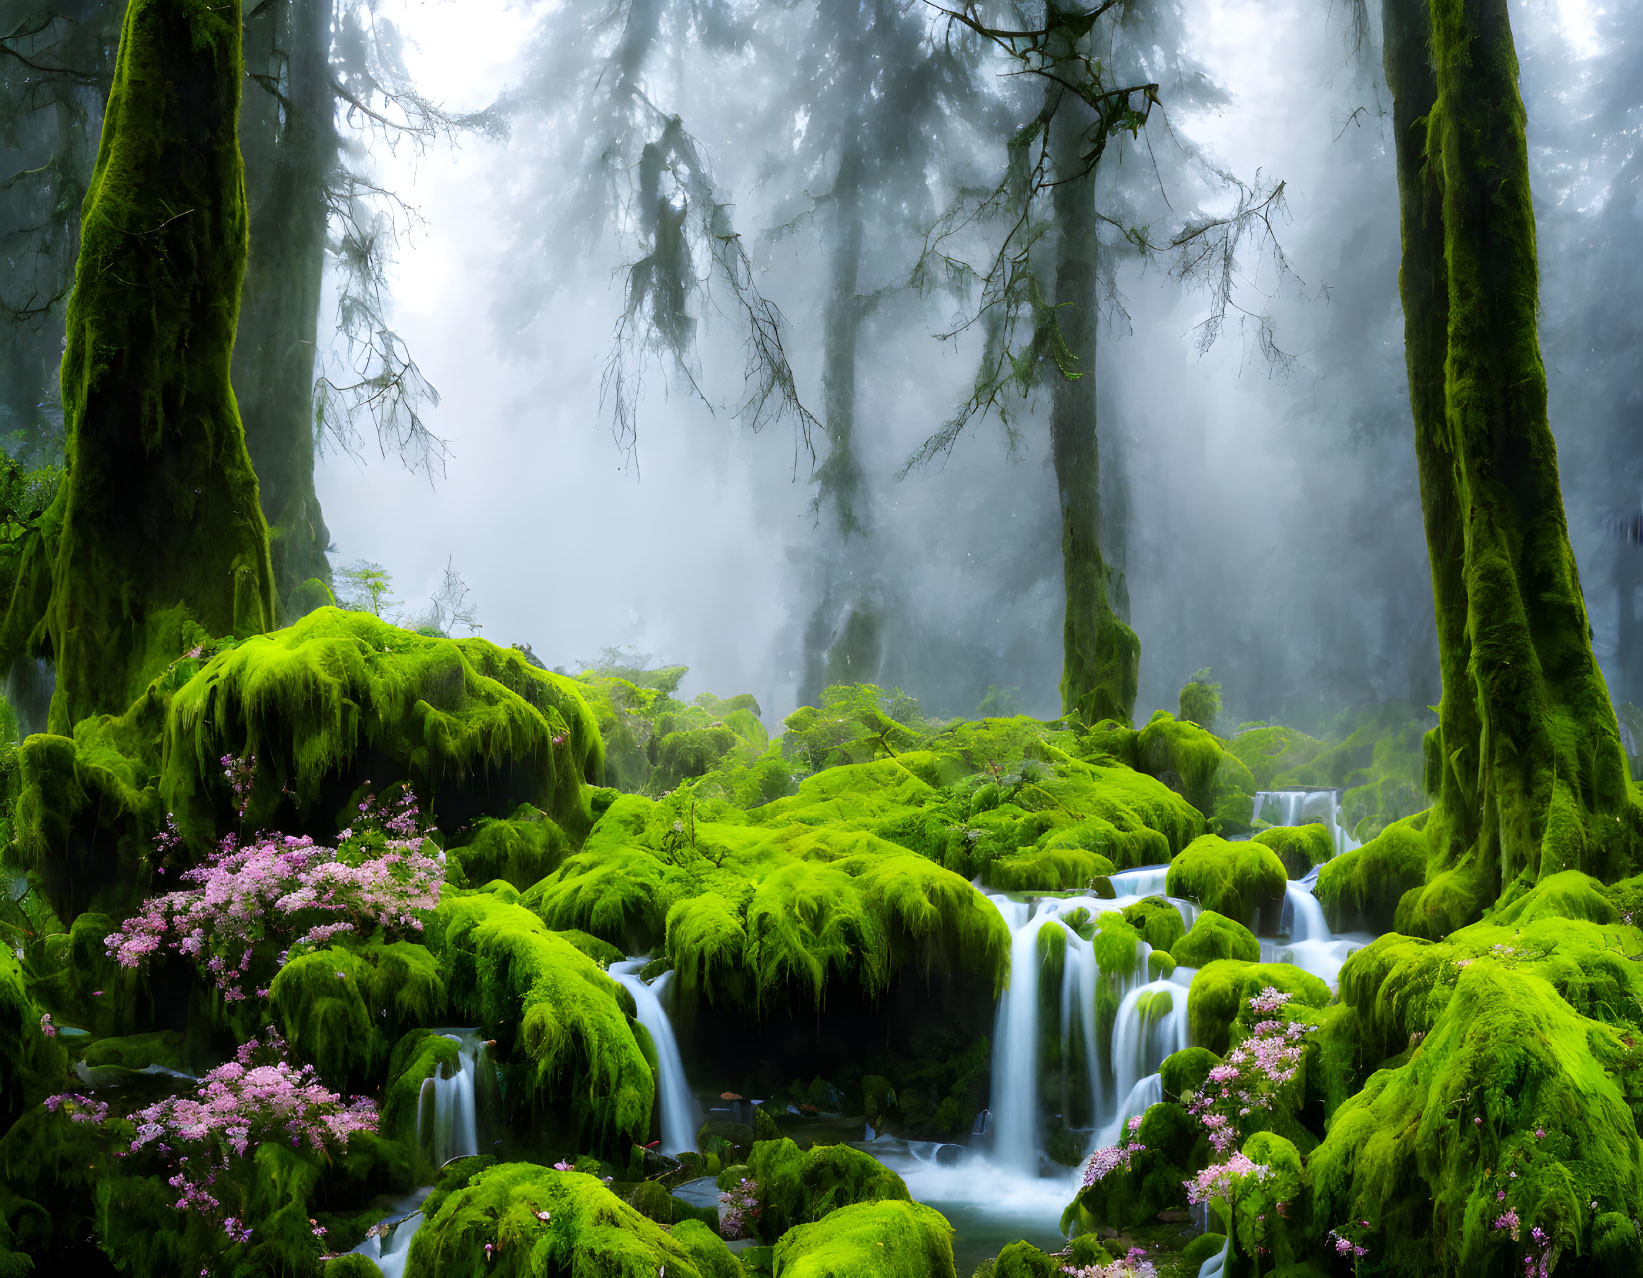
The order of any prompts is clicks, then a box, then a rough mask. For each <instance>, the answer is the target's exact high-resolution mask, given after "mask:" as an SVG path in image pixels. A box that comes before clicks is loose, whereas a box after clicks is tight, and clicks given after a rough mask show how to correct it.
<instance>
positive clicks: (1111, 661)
mask: <svg viewBox="0 0 1643 1278" xmlns="http://www.w3.org/2000/svg"><path fill="white" fill-rule="evenodd" d="M1054 7H1055V8H1056V9H1057V11H1058V12H1059V11H1060V10H1061V9H1063V8H1065V7H1066V6H1061V5H1057V6H1054ZM1071 54H1072V50H1071V49H1069V50H1067V55H1068V56H1071ZM1047 92H1050V93H1059V94H1062V95H1063V96H1062V99H1061V101H1060V102H1059V103H1058V104H1057V105H1056V107H1055V114H1054V118H1053V119H1052V121H1051V124H1050V130H1051V134H1050V146H1051V158H1052V161H1053V163H1054V167H1055V173H1056V175H1057V184H1056V186H1055V187H1054V193H1053V195H1052V198H1051V207H1052V209H1053V212H1054V222H1055V312H1054V319H1053V320H1052V321H1050V322H1052V323H1054V324H1055V325H1056V326H1057V327H1058V329H1059V341H1058V342H1055V343H1053V345H1054V346H1055V348H1056V354H1057V359H1058V362H1059V363H1060V364H1061V368H1060V371H1059V374H1058V375H1056V377H1055V385H1054V390H1053V393H1052V396H1051V404H1050V457H1051V461H1052V464H1053V465H1054V468H1055V486H1056V495H1057V497H1058V499H1059V502H1060V508H1061V557H1062V574H1063V578H1064V581H1065V587H1066V604H1067V610H1066V616H1065V620H1064V622H1063V629H1062V644H1063V652H1062V667H1061V710H1062V713H1063V714H1067V715H1076V716H1077V717H1078V718H1080V719H1082V720H1083V721H1084V722H1086V723H1095V722H1097V721H1098V720H1101V719H1121V720H1123V721H1124V722H1125V723H1128V722H1129V719H1130V715H1131V714H1132V713H1134V710H1135V693H1136V688H1137V684H1138V681H1139V677H1140V665H1141V643H1140V640H1138V639H1137V638H1136V635H1135V632H1134V631H1133V630H1131V629H1130V628H1129V626H1128V625H1126V624H1125V623H1124V621H1123V620H1122V619H1121V618H1120V617H1119V616H1118V614H1117V613H1116V612H1115V611H1114V610H1113V606H1112V599H1111V596H1110V594H1109V581H1108V579H1109V576H1110V574H1109V572H1108V569H1107V563H1106V560H1105V558H1104V557H1103V556H1102V553H1101V463H1100V449H1099V442H1098V437H1097V432H1096V394H1095V354H1096V314H1095V307H1096V275H1097V272H1096V253H1097V251H1098V240H1097V236H1096V229H1097V223H1096V216H1095V171H1094V169H1093V167H1089V166H1088V165H1086V163H1085V161H1084V159H1083V154H1082V152H1083V145H1082V144H1083V142H1084V133H1085V130H1086V128H1087V127H1088V125H1089V123H1090V121H1091V119H1092V118H1093V117H1092V114H1091V112H1090V111H1089V108H1088V107H1086V106H1085V105H1084V103H1082V102H1081V101H1079V100H1078V99H1076V98H1075V97H1073V95H1072V94H1070V93H1065V91H1064V90H1063V89H1062V88H1061V87H1060V85H1058V84H1053V83H1052V84H1051V85H1050V86H1049V87H1048V89H1047ZM1085 168H1088V171H1087V172H1084V173H1083V175H1082V176H1072V175H1076V174H1078V173H1079V172H1080V170H1082V169H1085Z"/></svg>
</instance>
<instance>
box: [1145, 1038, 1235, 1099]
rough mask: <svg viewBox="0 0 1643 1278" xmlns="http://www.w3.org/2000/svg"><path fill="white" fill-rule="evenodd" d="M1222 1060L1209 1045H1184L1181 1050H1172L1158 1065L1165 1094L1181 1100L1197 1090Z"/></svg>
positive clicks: (1169, 1097) (1170, 1097)
mask: <svg viewBox="0 0 1643 1278" xmlns="http://www.w3.org/2000/svg"><path fill="white" fill-rule="evenodd" d="M1220 1061H1221V1058H1220V1057H1219V1056H1217V1055H1216V1054H1215V1053H1214V1052H1212V1051H1210V1050H1209V1049H1208V1048H1207V1047H1183V1048H1182V1049H1181V1050H1180V1051H1179V1052H1171V1053H1170V1054H1169V1055H1168V1056H1166V1057H1165V1058H1164V1063H1163V1064H1162V1065H1160V1066H1159V1067H1158V1073H1159V1082H1160V1083H1162V1084H1163V1087H1164V1095H1165V1096H1166V1097H1167V1098H1168V1099H1170V1100H1181V1098H1182V1097H1184V1096H1185V1095H1186V1094H1187V1093H1188V1092H1196V1091H1197V1090H1198V1089H1199V1088H1200V1087H1202V1086H1203V1085H1204V1079H1206V1078H1207V1077H1209V1072H1210V1070H1212V1069H1214V1068H1215V1067H1216V1066H1217V1065H1218V1064H1220Z"/></svg>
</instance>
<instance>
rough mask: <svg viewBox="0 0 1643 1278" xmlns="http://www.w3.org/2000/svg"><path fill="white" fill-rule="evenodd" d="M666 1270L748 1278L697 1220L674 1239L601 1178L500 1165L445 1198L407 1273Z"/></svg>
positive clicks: (674, 1275) (527, 1276)
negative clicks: (488, 1249) (616, 1193)
mask: <svg viewBox="0 0 1643 1278" xmlns="http://www.w3.org/2000/svg"><path fill="white" fill-rule="evenodd" d="M429 1201H430V1203H433V1202H434V1200H433V1199H430V1200H429ZM487 1244H488V1245H489V1246H490V1247H491V1249H492V1250H491V1251H490V1252H489V1253H487V1251H486V1246H487ZM663 1269H665V1270H666V1271H667V1273H668V1275H669V1276H670V1278H741V1272H740V1266H739V1265H737V1264H736V1261H735V1259H734V1258H733V1257H732V1256H731V1254H730V1252H729V1251H727V1250H726V1249H725V1245H724V1244H723V1243H722V1242H720V1241H719V1240H718V1239H717V1238H716V1237H714V1236H713V1234H712V1233H711V1231H709V1230H708V1229H707V1228H706V1227H705V1226H704V1225H702V1224H701V1223H700V1222H698V1221H693V1220H691V1221H681V1222H680V1223H679V1224H678V1225H676V1226H674V1227H673V1229H672V1230H671V1231H670V1230H667V1229H664V1228H662V1227H661V1226H660V1225H657V1224H656V1223H654V1222H653V1221H651V1220H649V1219H647V1218H646V1217H645V1216H644V1215H643V1214H641V1213H640V1212H638V1211H636V1210H634V1209H633V1208H632V1207H630V1206H628V1205H627V1204H626V1203H624V1202H623V1201H622V1200H621V1199H620V1198H618V1197H617V1196H616V1195H615V1194H613V1193H611V1191H610V1190H608V1189H607V1188H605V1186H604V1185H603V1184H601V1183H600V1181H599V1179H598V1177H596V1176H589V1175H584V1174H582V1173H580V1172H561V1171H552V1170H550V1169H548V1168H544V1167H538V1166H535V1165H534V1164H531V1163H502V1164H498V1165H495V1166H492V1167H488V1168H486V1169H485V1170H483V1171H481V1172H480V1173H479V1174H478V1175H476V1176H474V1177H473V1178H472V1179H471V1180H470V1181H469V1182H468V1183H467V1184H465V1185H463V1186H462V1187H461V1188H459V1189H457V1190H455V1191H454V1192H451V1193H449V1194H446V1195H443V1196H441V1198H440V1200H439V1201H438V1202H437V1204H435V1205H434V1206H433V1207H432V1209H431V1214H430V1215H429V1217H428V1219H427V1220H426V1222H425V1223H424V1224H423V1225H422V1227H421V1228H420V1229H418V1230H417V1232H416V1236H415V1237H414V1238H413V1239H412V1240H411V1248H410V1254H409V1257H408V1259H407V1261H406V1266H405V1273H406V1275H407V1278H434V1276H435V1275H437V1276H438V1278H464V1276H465V1275H473V1276H474V1278H479V1276H480V1275H484V1276H485V1278H568V1276H570V1275H581V1274H588V1275H598V1278H656V1275H657V1274H658V1273H659V1272H661V1271H662V1270H663Z"/></svg>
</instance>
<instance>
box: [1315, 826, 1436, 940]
mask: <svg viewBox="0 0 1643 1278" xmlns="http://www.w3.org/2000/svg"><path fill="white" fill-rule="evenodd" d="M1423 825H1424V820H1423V819H1421V818H1414V819H1410V820H1404V821H1398V822H1395V823H1394V824H1392V825H1390V826H1388V827H1387V828H1386V829H1385V831H1383V832H1382V833H1381V834H1380V835H1378V836H1376V837H1375V838H1374V839H1372V840H1371V841H1370V842H1368V843H1366V844H1364V845H1363V846H1362V847H1361V848H1356V849H1354V850H1352V851H1350V852H1343V853H1341V855H1340V856H1338V857H1336V858H1335V859H1334V860H1333V861H1331V862H1329V863H1328V864H1327V865H1325V866H1324V867H1323V869H1321V870H1319V871H1318V886H1317V888H1316V889H1315V890H1314V895H1316V896H1317V898H1318V901H1319V903H1320V904H1321V905H1322V906H1323V907H1324V913H1325V914H1326V915H1327V916H1328V918H1329V925H1330V927H1332V928H1334V929H1335V930H1336V931H1351V930H1353V929H1360V928H1361V929H1363V930H1366V931H1371V932H1387V931H1390V930H1391V928H1392V919H1393V915H1394V913H1395V911H1396V910H1397V908H1398V902H1399V901H1400V900H1401V899H1402V898H1403V895H1404V893H1406V892H1409V891H1411V890H1412V889H1416V888H1419V887H1420V886H1421V885H1422V884H1424V883H1425V881H1426V858H1427V852H1428V845H1427V841H1426V838H1425V836H1424V835H1423V834H1422V833H1421V828H1422V826H1423Z"/></svg>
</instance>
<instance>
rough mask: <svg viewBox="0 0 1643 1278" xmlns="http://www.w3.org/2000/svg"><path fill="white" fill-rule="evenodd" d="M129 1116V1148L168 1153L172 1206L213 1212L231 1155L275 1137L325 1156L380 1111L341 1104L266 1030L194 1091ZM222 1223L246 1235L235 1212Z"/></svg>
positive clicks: (245, 1153)
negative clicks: (174, 1195)
mask: <svg viewBox="0 0 1643 1278" xmlns="http://www.w3.org/2000/svg"><path fill="white" fill-rule="evenodd" d="M131 1121H132V1122H133V1123H134V1124H135V1125H136V1128H137V1134H136V1135H135V1137H133V1139H132V1141H131V1149H130V1152H132V1153H135V1152H137V1151H139V1150H142V1149H144V1148H152V1149H154V1150H155V1151H157V1152H159V1153H162V1154H165V1155H167V1156H168V1157H169V1158H170V1159H171V1161H172V1163H173V1166H174V1168H175V1174H174V1175H172V1177H171V1178H170V1181H169V1183H170V1185H171V1187H172V1188H173V1189H175V1190H177V1191H178V1195H179V1196H178V1198H177V1201H176V1204H175V1205H176V1207H177V1210H179V1211H198V1212H200V1213H202V1214H203V1215H207V1216H216V1215H217V1214H218V1213H219V1212H220V1211H221V1209H222V1203H221V1202H220V1200H219V1198H218V1196H217V1195H218V1193H219V1192H220V1191H219V1190H218V1188H217V1181H218V1179H219V1178H221V1177H225V1176H226V1175H227V1174H228V1173H229V1171H230V1169H231V1167H232V1160H233V1159H244V1158H247V1157H249V1156H250V1154H251V1153H252V1151H253V1150H254V1149H255V1147H256V1146H258V1145H262V1144H265V1143H270V1142H276V1141H277V1142H280V1143H282V1144H283V1143H289V1144H290V1146H291V1147H292V1148H293V1149H301V1148H303V1147H304V1146H306V1147H307V1148H308V1149H310V1150H312V1151H313V1152H314V1153H316V1154H320V1155H324V1156H327V1157H329V1156H330V1155H332V1154H333V1153H336V1152H339V1151H340V1150H341V1149H342V1148H343V1146H345V1145H346V1144H347V1143H348V1140H349V1138H350V1137H352V1136H353V1135H354V1134H355V1133H356V1132H371V1131H375V1130H376V1125H377V1111H376V1106H375V1104H374V1103H373V1102H371V1101H370V1100H368V1099H366V1098H364V1097H356V1098H355V1099H354V1100H353V1102H352V1103H349V1104H344V1103H343V1099H342V1097H341V1096H339V1095H337V1093H335V1092H333V1091H331V1090H330V1089H328V1088H327V1087H325V1086H324V1085H323V1084H322V1083H321V1082H320V1081H319V1079H318V1078H317V1077H315V1074H314V1067H313V1066H312V1065H304V1066H302V1067H301V1068H296V1067H294V1066H292V1065H291V1064H290V1062H289V1061H287V1060H286V1058H285V1043H284V1041H283V1040H282V1039H281V1038H280V1037H279V1035H278V1034H277V1033H275V1032H274V1030H273V1029H269V1030H268V1031H267V1032H266V1033H265V1035H264V1037H263V1038H262V1039H252V1040H251V1041H250V1042H249V1043H246V1044H244V1045H243V1046H242V1047H241V1048H240V1049H239V1051H237V1052H236V1053H235V1054H234V1059H233V1060H231V1061H227V1062H225V1063H224V1064H222V1065H219V1066H217V1068H216V1069H214V1070H212V1071H211V1072H210V1073H209V1074H207V1075H206V1076H205V1077H204V1078H203V1079H201V1080H200V1086H199V1088H198V1089H197V1090H196V1092H195V1094H194V1095H193V1096H192V1097H187V1096H170V1097H167V1098H166V1099H165V1100H163V1101H159V1102H158V1103H156V1104H153V1105H150V1106H148V1107H147V1108H146V1109H140V1110H138V1111H136V1112H135V1113H134V1114H132V1115H131ZM223 1227H224V1229H225V1230H227V1232H228V1234H229V1235H230V1237H232V1238H234V1239H235V1241H243V1240H244V1238H245V1237H246V1236H249V1234H250V1230H249V1228H247V1227H245V1226H244V1225H243V1224H241V1223H240V1222H239V1221H238V1220H237V1219H236V1218H235V1217H233V1216H229V1217H226V1218H225V1219H224V1222H223Z"/></svg>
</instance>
